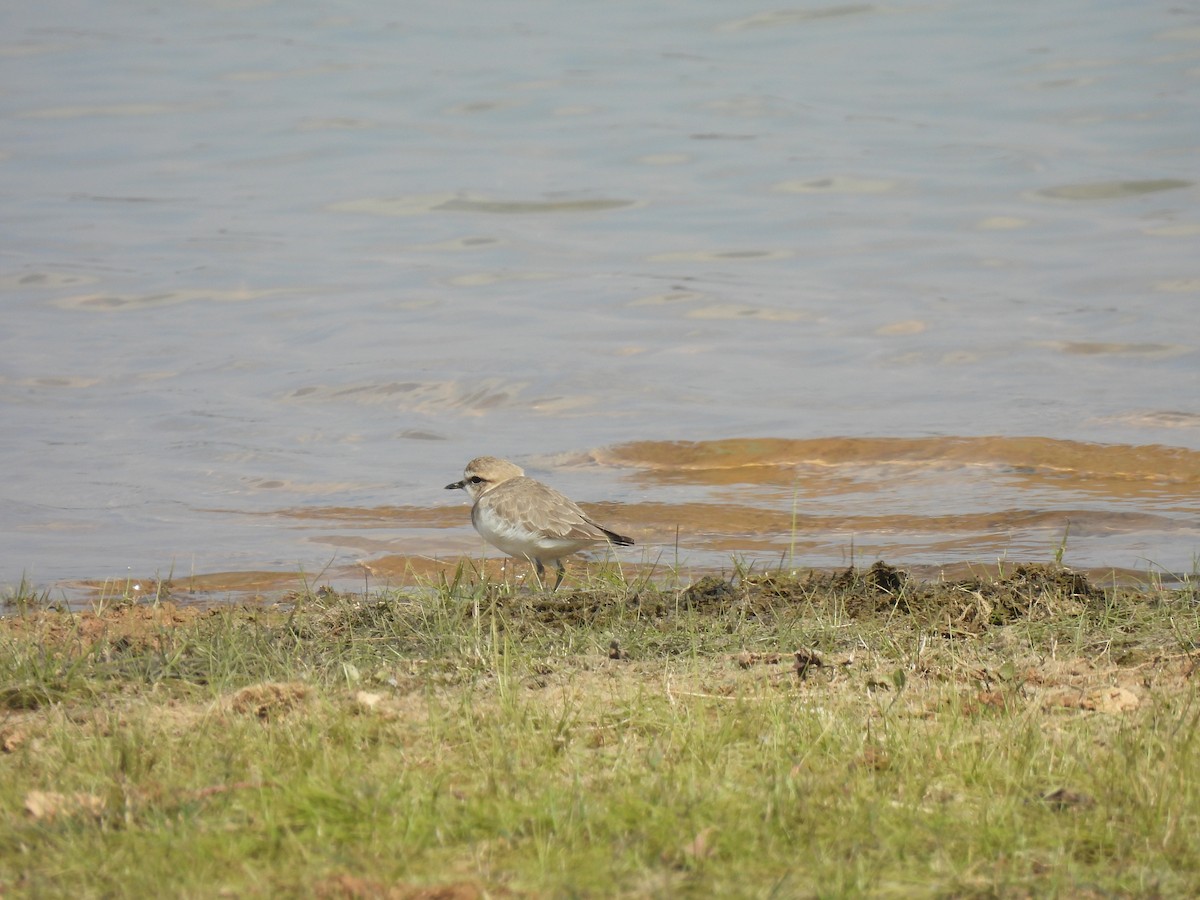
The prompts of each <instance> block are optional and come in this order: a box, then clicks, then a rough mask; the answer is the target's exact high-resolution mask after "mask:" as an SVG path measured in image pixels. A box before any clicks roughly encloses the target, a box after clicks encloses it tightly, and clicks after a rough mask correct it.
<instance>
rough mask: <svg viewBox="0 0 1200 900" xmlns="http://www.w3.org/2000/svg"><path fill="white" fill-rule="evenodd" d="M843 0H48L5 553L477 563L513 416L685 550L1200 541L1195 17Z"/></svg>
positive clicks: (9, 346) (1127, 552) (204, 565)
mask: <svg viewBox="0 0 1200 900" xmlns="http://www.w3.org/2000/svg"><path fill="white" fill-rule="evenodd" d="M802 6H803V8H800V7H797V8H795V9H788V8H784V9H775V10H771V9H768V10H754V9H749V8H747V9H738V10H731V8H730V6H729V4H728V3H724V2H718V0H695V2H693V3H690V4H688V6H687V8H686V11H684V9H683V7H678V6H675V5H670V4H667V5H662V4H658V5H655V4H642V5H637V4H617V5H614V4H571V5H570V8H569V9H566V8H564V9H563V10H561V11H560V12H561V14H556V15H554V16H552V17H547V16H546V15H545V14H544V13H545V10H544V9H543V8H542V7H541V6H539V5H536V4H532V3H529V2H528V0H514V2H511V3H504V4H495V3H482V2H471V0H467V2H466V3H465V4H460V5H459V6H458V7H456V8H455V9H454V10H448V9H447V8H446V7H445V5H444V4H434V3H419V2H418V3H413V4H406V5H405V7H404V15H403V16H402V17H400V18H397V14H396V11H395V9H394V8H393V7H392V6H389V5H387V4H381V3H372V2H368V0H350V2H348V3H346V4H342V5H340V6H339V10H338V15H337V16H336V17H333V16H320V15H309V14H308V12H306V11H305V8H301V7H296V6H295V5H292V4H285V3H249V4H236V3H235V4H227V3H204V2H201V3H175V4H167V5H165V6H162V5H158V6H156V5H147V4H144V3H136V2H131V0H113V2H110V3H105V4H86V3H76V2H73V0H68V2H67V5H66V7H63V6H62V5H61V4H37V3H24V4H10V7H11V9H9V10H8V11H7V15H6V17H5V30H4V34H3V36H2V37H0V61H3V64H4V66H5V73H6V75H7V76H8V77H7V79H6V82H5V83H6V84H10V85H16V86H19V89H16V88H13V89H10V90H7V91H4V92H0V120H2V121H3V123H4V126H5V127H4V128H3V129H2V130H0V190H2V191H3V196H4V203H3V204H2V205H0V228H2V229H3V235H4V242H3V248H4V249H3V253H2V254H0V309H2V310H3V326H4V327H3V328H0V416H2V419H0V421H2V423H3V427H2V428H0V467H2V469H3V472H4V474H5V479H4V482H3V485H2V486H0V542H2V546H3V548H4V551H5V552H4V554H3V557H2V558H0V587H2V586H4V585H9V584H15V583H17V582H18V581H19V580H20V579H21V576H22V574H23V573H24V574H27V575H28V576H30V577H31V578H32V579H33V580H34V581H35V582H36V583H41V584H57V583H60V582H64V581H68V580H73V581H78V580H81V579H99V580H100V581H101V582H102V583H103V582H104V581H106V580H107V581H108V582H109V583H115V581H117V580H121V579H124V578H126V577H127V576H128V575H129V574H130V573H134V574H137V576H138V577H141V578H150V577H151V576H152V575H155V574H158V575H162V576H165V575H166V574H167V573H168V572H170V573H173V575H174V577H175V578H177V579H178V578H180V577H184V576H186V577H188V578H191V579H194V580H193V583H196V584H200V583H203V584H205V585H207V586H208V589H211V590H220V589H221V588H220V587H219V585H222V584H224V585H227V586H229V587H228V589H229V590H235V589H239V590H240V589H241V588H240V587H235V585H238V584H244V583H249V582H246V581H245V580H244V579H243V580H239V578H241V576H238V575H237V574H236V573H243V574H244V576H245V579H251V580H253V579H257V578H259V575H258V574H256V573H263V572H267V573H271V572H275V573H294V572H296V571H297V570H303V571H304V573H305V574H306V577H315V576H316V575H317V573H321V577H323V578H334V579H357V578H360V577H363V575H364V574H366V575H368V576H371V573H375V575H376V576H379V577H383V576H382V575H379V573H387V575H386V577H399V576H397V575H396V573H406V572H413V571H418V570H420V571H434V570H435V569H436V566H437V565H438V564H439V563H438V562H437V561H441V562H446V561H452V560H453V561H457V560H458V559H460V558H461V555H462V554H470V555H478V554H479V553H480V552H481V551H482V550H483V547H482V544H481V542H480V541H479V540H478V538H477V536H476V535H474V533H473V531H472V530H471V529H470V527H469V525H468V523H467V518H466V509H465V508H464V507H462V506H460V505H458V504H455V503H452V502H448V500H447V498H446V497H445V496H443V494H442V492H441V486H442V485H444V484H445V483H446V482H447V481H448V480H450V479H451V477H454V476H455V475H456V473H457V472H459V471H461V467H462V465H463V464H464V463H465V461H466V460H468V459H470V458H472V457H474V456H477V455H480V454H481V453H494V454H499V455H502V456H508V457H513V458H516V459H518V460H520V461H521V462H522V463H525V464H528V465H529V467H530V468H531V470H532V471H534V472H536V473H537V474H539V475H540V476H543V477H546V478H548V479H549V480H551V481H552V482H553V483H555V484H556V485H558V486H560V487H562V488H564V489H566V490H568V492H569V493H571V494H572V495H574V496H578V497H581V498H583V499H585V500H586V499H588V498H592V499H595V500H604V501H606V502H608V503H611V504H612V507H611V518H612V519H613V520H614V521H621V522H628V523H629V524H630V526H631V528H632V529H633V530H634V531H635V532H636V533H637V534H638V536H639V537H640V540H641V544H642V546H641V547H640V548H639V549H638V551H637V553H636V554H634V555H633V556H634V557H635V558H634V559H632V560H629V561H636V562H639V563H641V562H645V564H646V565H654V564H655V563H656V561H661V560H662V559H670V560H671V561H672V564H674V562H675V561H677V560H678V561H679V562H680V564H681V565H683V564H686V565H689V566H696V567H705V566H723V565H728V564H729V559H730V556H731V555H743V554H747V555H754V556H756V557H762V558H763V559H774V560H780V559H783V558H785V557H786V558H788V559H791V558H795V559H797V560H799V561H800V562H803V563H805V564H816V565H840V564H843V563H844V562H846V561H847V560H848V559H849V558H850V557H851V556H852V555H853V557H854V558H855V559H865V558H867V557H872V556H875V555H883V556H887V557H888V558H889V559H891V560H892V561H894V562H896V563H898V564H911V563H914V562H917V563H922V564H928V565H930V566H937V565H941V564H953V563H957V562H962V561H967V560H974V561H979V560H983V561H988V560H991V559H993V558H998V557H1003V556H1008V557H1032V558H1035V559H1045V558H1048V557H1050V556H1052V555H1053V554H1054V553H1055V552H1056V550H1057V549H1059V548H1060V547H1061V545H1062V544H1063V541H1064V538H1065V540H1066V549H1065V551H1064V552H1065V555H1066V559H1067V560H1068V561H1069V562H1072V563H1075V564H1077V565H1089V566H1090V565H1097V566H1105V565H1107V566H1121V567H1133V568H1138V567H1148V566H1150V565H1151V564H1157V565H1161V566H1164V567H1166V568H1170V569H1173V570H1188V569H1190V568H1191V567H1192V565H1193V561H1194V559H1195V557H1196V555H1197V553H1200V541H1198V540H1197V535H1196V527H1197V526H1196V518H1197V516H1196V513H1197V490H1196V474H1195V457H1194V454H1195V453H1196V452H1200V407H1198V406H1197V402H1198V401H1197V397H1198V396H1200V391H1197V384H1198V381H1197V376H1198V374H1200V347H1198V346H1197V338H1196V328H1195V318H1196V315H1195V296H1196V294H1197V292H1198V291H1200V268H1198V265H1200V264H1198V262H1197V260H1198V259H1200V257H1198V256H1197V254H1196V252H1195V239H1196V236H1197V235H1198V234H1200V187H1198V184H1197V178H1196V172H1195V152H1194V150H1195V148H1196V146H1197V145H1198V143H1200V131H1198V125H1197V117H1196V116H1195V114H1194V113H1195V109H1196V108H1197V97H1196V94H1197V92H1198V91H1200V79H1198V78H1197V77H1196V74H1197V66H1198V64H1200V32H1197V30H1196V29H1195V28H1194V27H1193V26H1192V25H1191V24H1189V23H1190V21H1191V20H1190V19H1189V18H1188V16H1189V13H1188V12H1187V11H1186V10H1183V9H1181V8H1180V7H1179V5H1178V4H1172V3H1169V2H1167V0H1149V2H1145V3H1139V4H1128V3H1124V4H1123V3H1118V2H1115V0H1101V2H1100V3H1099V5H1097V4H1096V3H1094V2H1087V3H1085V2H1082V0H1063V2H1059V3H1052V4H984V3H976V4H907V5H906V4H871V3H865V4H860V3H842V4H839V3H836V2H833V3H826V4H824V5H821V4H817V5H802ZM64 22H67V23H69V24H68V25H64V24H63V23H64ZM755 435H770V436H772V438H770V439H754V438H752V436H755ZM981 435H996V437H980V436H981ZM1024 435H1035V436H1037V437H1023V436H1024ZM1167 445H1170V446H1167ZM588 448H600V449H593V450H589V449H588ZM624 556H625V558H627V559H628V558H629V554H625V555H624ZM360 560H362V561H364V562H365V563H366V564H367V568H365V569H361V568H358V567H357V563H358V561H360ZM430 560H432V561H433V562H430ZM422 567H425V568H422ZM430 567H432V568H430ZM931 571H932V570H931ZM222 572H223V573H235V574H233V575H228V576H226V577H225V578H224V579H223V580H222V579H220V578H216V577H215V576H213V575H212V573H222ZM371 577H375V576H371ZM202 578H208V579H209V580H207V581H203V582H202V581H200V580H199V579H202ZM147 583H149V582H147ZM253 583H255V584H257V583H259V582H257V581H255V582H253Z"/></svg>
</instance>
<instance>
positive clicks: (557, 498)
mask: <svg viewBox="0 0 1200 900" xmlns="http://www.w3.org/2000/svg"><path fill="white" fill-rule="evenodd" d="M460 488H461V489H462V490H464V491H466V492H467V494H468V495H469V496H470V497H471V499H472V500H473V501H475V505H474V507H472V509H471V523H472V524H473V525H474V526H475V530H476V531H478V532H479V533H480V534H481V535H483V538H484V540H486V541H487V542H488V543H489V544H492V545H493V546H495V547H498V548H499V549H501V550H503V551H504V552H505V553H507V554H508V555H509V556H516V557H520V558H523V559H528V560H529V561H530V562H532V563H533V564H534V565H535V566H536V567H537V573H538V578H539V579H541V580H542V581H543V583H544V581H545V576H546V569H545V564H546V563H548V562H553V563H555V565H556V567H557V569H558V578H557V580H556V581H555V582H554V587H555V589H557V588H558V586H559V584H561V583H562V579H563V572H564V569H563V563H562V558H563V557H564V556H570V555H571V554H572V553H575V552H576V551H578V550H582V549H583V548H585V547H590V546H592V545H594V544H602V543H611V544H615V545H616V546H618V547H631V546H633V541H632V540H631V539H630V538H627V537H623V536H622V535H619V534H617V533H616V532H615V531H609V530H608V529H607V528H605V527H604V526H602V525H600V524H598V523H596V522H595V521H593V520H592V519H591V518H590V517H589V516H588V514H587V513H585V512H584V511H583V510H582V509H580V508H579V507H578V506H577V505H576V504H575V503H574V502H573V501H572V500H571V499H570V498H568V497H566V496H565V495H563V494H560V493H559V492H558V491H556V490H554V488H552V487H549V486H547V485H544V484H542V483H541V482H540V481H536V480H535V479H533V478H527V477H525V471H524V470H523V469H521V467H520V466H515V465H513V464H512V463H510V462H509V461H508V460H506V459H497V458H496V457H494V456H480V457H477V458H476V459H473V460H471V461H470V462H469V463H467V468H466V470H465V471H464V472H463V478H462V481H456V482H454V483H453V484H448V485H446V490H448V491H450V490H458V489H460Z"/></svg>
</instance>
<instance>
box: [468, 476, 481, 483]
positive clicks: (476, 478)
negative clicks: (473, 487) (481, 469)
mask: <svg viewBox="0 0 1200 900" xmlns="http://www.w3.org/2000/svg"><path fill="white" fill-rule="evenodd" d="M467 481H469V482H471V484H483V479H482V478H480V477H479V476H478V475H472V476H471V477H470V478H468V479H467Z"/></svg>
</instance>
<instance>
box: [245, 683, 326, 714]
mask: <svg viewBox="0 0 1200 900" xmlns="http://www.w3.org/2000/svg"><path fill="white" fill-rule="evenodd" d="M310 694H311V690H310V689H309V687H308V685H306V684H302V683H300V682H298V681H289V682H276V681H269V682H265V683H263V684H252V685H250V686H249V687H244V688H242V689H241V690H240V691H238V692H237V693H235V694H234V695H233V696H232V697H230V698H229V708H230V709H232V710H233V711H234V712H235V713H239V714H241V715H251V716H255V717H257V718H259V719H273V718H275V717H277V716H280V715H283V714H285V713H288V712H291V711H292V710H294V709H297V708H298V707H301V706H303V705H304V704H305V703H307V702H308V699H309V695H310Z"/></svg>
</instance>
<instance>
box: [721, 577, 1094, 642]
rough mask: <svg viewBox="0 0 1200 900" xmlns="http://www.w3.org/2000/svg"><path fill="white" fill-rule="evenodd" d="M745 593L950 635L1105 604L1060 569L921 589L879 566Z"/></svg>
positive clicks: (776, 580)
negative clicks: (907, 620) (917, 623)
mask: <svg viewBox="0 0 1200 900" xmlns="http://www.w3.org/2000/svg"><path fill="white" fill-rule="evenodd" d="M742 588H743V590H745V591H746V592H748V593H749V594H751V595H753V594H754V593H755V592H758V593H762V594H770V595H771V596H774V597H779V598H781V599H787V600H789V601H792V602H797V603H807V604H811V605H815V606H828V605H830V604H839V605H840V606H841V608H842V609H843V610H844V611H845V613H846V614H847V615H850V616H852V617H860V616H865V615H877V614H883V613H886V614H892V615H907V616H915V617H920V618H923V619H926V620H931V621H940V622H943V623H946V624H947V625H950V626H952V627H954V628H956V629H965V630H968V631H980V630H982V629H984V628H987V627H989V626H996V625H1004V624H1007V623H1010V622H1013V621H1016V620H1018V619H1043V618H1049V617H1053V616H1060V615H1073V614H1074V615H1077V614H1078V613H1080V612H1082V611H1083V610H1084V609H1085V608H1086V607H1088V606H1090V605H1093V604H1102V603H1103V602H1104V596H1105V595H1104V591H1103V590H1101V589H1100V588H1098V587H1096V586H1095V585H1093V584H1092V583H1091V582H1090V581H1088V579H1087V576H1085V575H1082V574H1080V573H1078V572H1073V571H1071V570H1070V569H1067V568H1064V567H1062V566H1053V565H1040V564H1024V565H1018V566H1015V567H1014V568H1013V569H1012V570H1011V571H1010V572H1008V573H1006V574H1003V575H1001V576H999V577H996V578H969V579H963V580H958V581H920V580H918V579H915V578H913V577H912V576H911V575H909V574H908V573H907V572H905V571H904V570H903V569H898V568H896V567H895V566H892V565H889V564H888V563H886V562H883V561H880V562H877V563H875V564H874V565H873V566H871V567H870V568H869V569H867V570H865V571H863V570H860V569H856V568H854V567H851V568H848V569H845V570H843V571H840V572H834V573H830V574H824V573H811V574H809V575H808V576H807V577H805V578H803V579H789V578H784V577H780V576H765V577H763V578H759V579H754V580H747V581H746V582H744V583H743V585H742Z"/></svg>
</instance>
